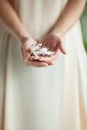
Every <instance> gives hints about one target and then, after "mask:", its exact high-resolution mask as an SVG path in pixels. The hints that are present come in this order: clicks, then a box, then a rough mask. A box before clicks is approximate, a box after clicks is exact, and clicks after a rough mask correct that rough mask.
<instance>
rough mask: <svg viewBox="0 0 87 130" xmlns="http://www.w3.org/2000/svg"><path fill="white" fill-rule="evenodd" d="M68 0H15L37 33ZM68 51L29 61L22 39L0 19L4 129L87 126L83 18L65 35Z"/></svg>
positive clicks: (85, 129) (78, 129)
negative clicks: (37, 63) (51, 59)
mask: <svg viewBox="0 0 87 130" xmlns="http://www.w3.org/2000/svg"><path fill="white" fill-rule="evenodd" d="M67 2H68V1H67V0H12V1H11V4H12V6H13V8H14V9H15V11H16V12H17V14H18V15H19V17H20V18H21V20H22V22H23V24H24V25H25V26H26V27H27V29H28V30H29V32H30V33H31V35H32V37H33V38H34V39H36V38H37V39H40V38H41V37H43V35H44V34H45V33H46V32H47V31H48V30H49V29H50V28H51V27H52V26H53V24H54V23H55V22H56V20H57V19H58V17H59V16H60V13H61V11H62V10H63V9H64V7H65V6H66V4H67ZM63 45H64V48H65V50H66V52H67V55H66V56H64V55H63V54H61V53H60V52H59V55H58V58H57V60H56V61H55V64H54V65H53V66H50V67H45V68H36V67H31V66H27V65H26V64H25V63H24V61H23V57H22V54H21V49H20V47H21V44H20V43H19V41H18V40H17V39H16V38H15V37H13V36H12V35H11V34H10V33H9V32H8V31H7V29H6V27H5V26H4V24H2V23H1V22H0V130H87V55H86V52H85V49H84V46H83V40H82V32H81V27H80V21H78V22H77V23H76V24H75V25H74V26H73V28H72V29H70V31H69V32H68V33H67V34H66V35H65V37H64V41H63Z"/></svg>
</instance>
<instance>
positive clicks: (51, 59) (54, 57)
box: [39, 51, 58, 64]
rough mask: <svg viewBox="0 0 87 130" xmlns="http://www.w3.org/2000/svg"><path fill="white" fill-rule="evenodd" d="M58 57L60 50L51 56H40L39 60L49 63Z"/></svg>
mask: <svg viewBox="0 0 87 130" xmlns="http://www.w3.org/2000/svg"><path fill="white" fill-rule="evenodd" d="M57 57H58V51H57V52H56V53H55V54H54V55H53V56H51V57H40V58H39V61H43V62H46V63H48V64H50V63H52V62H53V61H54V60H55V59H56V58H57Z"/></svg>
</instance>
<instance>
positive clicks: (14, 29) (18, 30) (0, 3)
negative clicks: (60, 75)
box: [0, 0, 86, 67]
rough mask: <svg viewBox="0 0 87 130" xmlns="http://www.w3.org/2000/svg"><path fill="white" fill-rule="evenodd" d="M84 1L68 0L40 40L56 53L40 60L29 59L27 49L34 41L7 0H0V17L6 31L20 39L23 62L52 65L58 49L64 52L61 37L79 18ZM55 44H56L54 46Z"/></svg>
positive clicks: (31, 64) (33, 64) (40, 65)
mask: <svg viewBox="0 0 87 130" xmlns="http://www.w3.org/2000/svg"><path fill="white" fill-rule="evenodd" d="M85 3H86V0H69V2H68V3H67V5H66V7H65V8H64V10H63V11H62V13H61V15H60V17H59V18H58V20H57V21H56V22H55V24H54V25H53V27H52V28H51V29H50V30H48V32H47V34H46V35H45V36H44V38H43V39H42V40H41V41H42V42H44V41H45V43H46V45H47V46H49V47H50V48H52V49H54V50H55V51H56V53H55V55H54V56H53V57H50V58H48V57H46V58H44V57H40V61H39V60H34V59H33V60H31V56H30V54H29V52H28V49H29V48H30V46H31V45H32V44H36V41H35V40H34V39H33V38H32V37H31V35H30V33H29V31H28V30H27V28H26V27H25V26H24V25H23V23H22V22H21V20H20V18H19V16H18V15H17V13H16V11H15V10H14V9H13V7H12V5H11V4H10V2H9V0H0V18H1V20H2V21H3V23H4V24H5V26H6V27H7V29H8V31H9V32H10V33H11V34H13V35H14V36H15V37H16V38H17V39H18V40H19V41H20V43H21V51H22V55H23V59H24V62H25V63H26V64H27V65H29V66H35V67H47V66H50V65H52V64H53V62H54V60H56V59H57V57H58V51H59V50H60V51H61V52H62V53H63V54H66V51H65V50H64V47H63V45H62V38H63V37H64V36H65V34H66V33H67V32H68V31H69V30H70V29H71V28H72V27H73V25H74V24H75V23H76V22H77V21H78V19H79V18H80V16H81V14H82V12H83V10H84V7H85ZM8 14H9V15H8ZM55 33H57V34H58V36H57V35H55ZM53 45H54V46H53ZM55 45H56V46H57V47H56V48H55Z"/></svg>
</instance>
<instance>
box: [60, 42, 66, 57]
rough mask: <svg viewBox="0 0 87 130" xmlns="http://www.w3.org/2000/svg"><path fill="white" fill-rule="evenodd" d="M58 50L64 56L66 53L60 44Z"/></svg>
mask: <svg viewBox="0 0 87 130" xmlns="http://www.w3.org/2000/svg"><path fill="white" fill-rule="evenodd" d="M59 49H60V51H61V52H62V53H63V54H64V55H65V54H66V51H65V49H64V47H63V45H62V44H60V47H59Z"/></svg>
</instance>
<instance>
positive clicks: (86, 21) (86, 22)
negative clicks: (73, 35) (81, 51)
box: [81, 4, 87, 52]
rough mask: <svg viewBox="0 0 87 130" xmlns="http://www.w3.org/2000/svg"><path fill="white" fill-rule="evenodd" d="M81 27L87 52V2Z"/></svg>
mask: <svg viewBox="0 0 87 130" xmlns="http://www.w3.org/2000/svg"><path fill="white" fill-rule="evenodd" d="M81 27H82V34H83V41H84V46H85V49H86V52H87V4H86V6H85V10H84V12H83V15H82V17H81Z"/></svg>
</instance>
